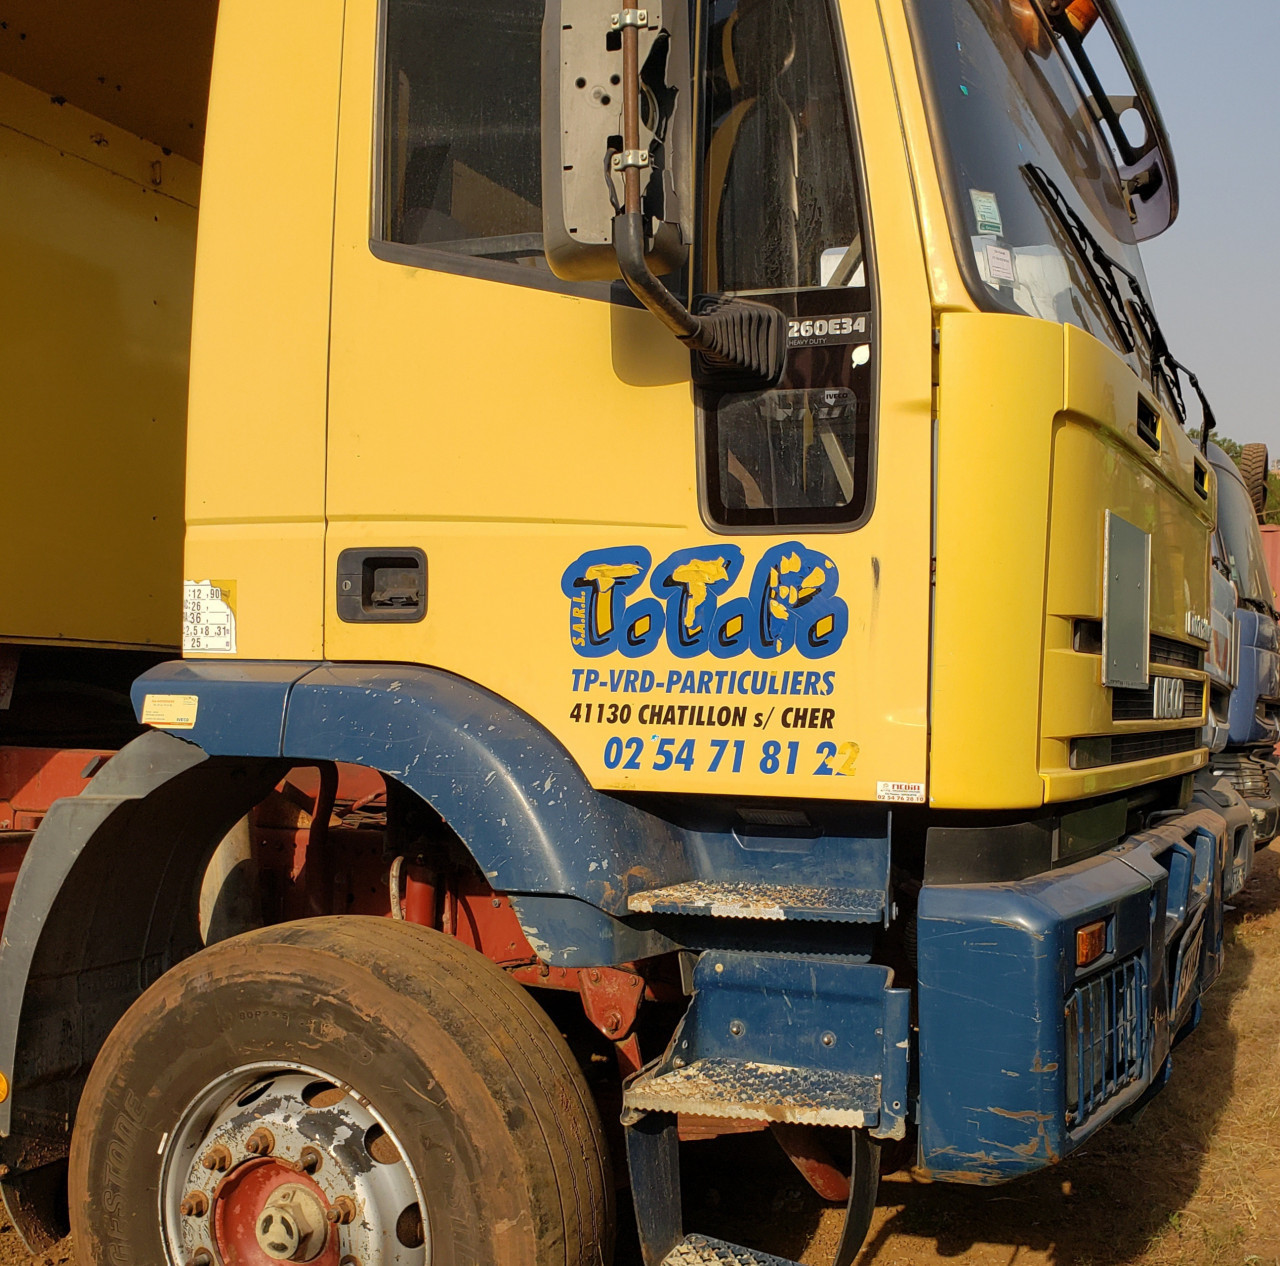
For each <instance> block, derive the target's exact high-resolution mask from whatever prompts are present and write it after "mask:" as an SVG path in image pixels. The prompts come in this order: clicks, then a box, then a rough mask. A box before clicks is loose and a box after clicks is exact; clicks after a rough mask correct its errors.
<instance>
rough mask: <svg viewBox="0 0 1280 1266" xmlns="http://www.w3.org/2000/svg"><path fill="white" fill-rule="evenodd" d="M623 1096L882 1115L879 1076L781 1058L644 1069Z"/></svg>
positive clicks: (837, 1117)
mask: <svg viewBox="0 0 1280 1266" xmlns="http://www.w3.org/2000/svg"><path fill="white" fill-rule="evenodd" d="M623 1102H624V1104H625V1105H626V1107H628V1108H631V1109H634V1110H636V1111H638V1112H677V1113H679V1112H685V1113H689V1114H691V1115H694V1116H705V1117H733V1118H737V1119H741V1120H747V1121H790V1122H792V1123H793V1124H796V1125H840V1126H847V1127H851V1128H857V1127H861V1126H865V1125H867V1124H868V1123H869V1122H870V1123H872V1124H874V1123H875V1121H876V1120H877V1114H878V1112H879V1109H880V1078H879V1077H875V1076H865V1075H860V1074H858V1073H840V1072H828V1071H825V1070H818V1069H811V1068H789V1067H786V1066H784V1065H780V1064H760V1063H755V1062H751V1063H740V1062H737V1061H735V1060H729V1059H699V1060H695V1061H694V1062H693V1063H691V1064H689V1065H688V1066H687V1067H684V1068H676V1069H673V1070H672V1071H670V1072H667V1073H662V1074H660V1075H658V1076H644V1075H641V1076H640V1077H639V1078H637V1079H636V1080H635V1081H633V1082H632V1083H631V1085H630V1086H628V1087H627V1089H626V1090H625V1091H624V1092H623ZM707 1260H709V1261H711V1260H715V1261H718V1260H719V1259H718V1258H708V1259H707Z"/></svg>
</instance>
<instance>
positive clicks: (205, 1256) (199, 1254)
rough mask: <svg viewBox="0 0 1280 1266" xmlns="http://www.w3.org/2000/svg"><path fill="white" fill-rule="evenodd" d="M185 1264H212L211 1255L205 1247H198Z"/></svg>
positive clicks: (188, 1265) (204, 1265)
mask: <svg viewBox="0 0 1280 1266" xmlns="http://www.w3.org/2000/svg"><path fill="white" fill-rule="evenodd" d="M187 1266H213V1257H212V1255H211V1254H210V1252H209V1250H208V1249H207V1248H198V1249H196V1251H195V1252H194V1253H192V1254H191V1260H190V1261H188V1262H187Z"/></svg>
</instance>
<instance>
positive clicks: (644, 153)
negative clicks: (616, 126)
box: [609, 149, 649, 171]
mask: <svg viewBox="0 0 1280 1266" xmlns="http://www.w3.org/2000/svg"><path fill="white" fill-rule="evenodd" d="M609 166H610V168H611V169H612V170H613V171H626V169H627V168H628V167H640V168H645V167H648V166H649V151H648V150H647V149H624V150H622V151H621V152H620V153H617V154H614V156H613V157H612V158H611V159H610V160H609Z"/></svg>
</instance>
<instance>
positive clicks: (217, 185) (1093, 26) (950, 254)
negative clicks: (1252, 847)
mask: <svg viewBox="0 0 1280 1266" xmlns="http://www.w3.org/2000/svg"><path fill="white" fill-rule="evenodd" d="M6 22H7V25H0V72H2V74H0V228H2V229H3V232H2V233H0V249H3V251H4V252H5V254H4V265H3V267H4V275H5V278H6V280H5V285H4V287H3V290H2V292H0V314H2V316H0V320H2V321H3V326H2V334H0V368H2V369H3V377H4V382H5V392H4V396H5V398H4V402H3V404H2V405H0V409H3V417H4V443H5V449H4V457H5V464H6V470H7V471H8V472H9V474H10V478H9V479H8V481H7V485H6V493H5V496H4V498H3V499H0V683H3V690H2V697H0V742H2V743H3V745H4V746H3V748H2V749H0V778H2V779H3V783H2V784H0V865H4V866H7V867H8V870H9V872H10V874H11V875H12V872H13V871H14V870H16V867H17V862H18V859H19V858H20V857H21V858H22V861H21V870H20V871H19V872H18V873H17V877H16V883H15V884H14V886H13V889H12V893H11V895H9V896H7V897H5V895H4V894H5V889H4V888H3V887H0V900H4V901H5V904H6V906H7V910H6V912H5V916H4V924H3V931H2V933H0V1190H2V1191H3V1195H4V1199H5V1202H6V1204H7V1207H8V1210H9V1213H10V1215H11V1218H12V1220H13V1222H14V1223H15V1224H16V1226H17V1228H18V1230H19V1231H20V1233H21V1234H22V1236H23V1237H24V1238H25V1240H26V1242H27V1243H28V1244H29V1245H31V1246H32V1247H40V1246H42V1245H44V1244H47V1243H48V1242H50V1241H51V1240H52V1239H54V1238H56V1237H57V1236H59V1235H61V1234H63V1233H64V1232H65V1231H66V1230H67V1229H68V1227H70V1228H71V1229H72V1230H73V1231H74V1234H75V1237H76V1252H77V1254H78V1260H80V1261H82V1262H83V1263H86V1264H88V1263H95V1264H102V1266H105V1264H107V1263H112V1264H116V1263H144V1262H145V1263H169V1264H171V1266H189V1264H191V1266H196V1264H203V1266H214V1264H215V1263H222V1264H224V1266H235V1264H241V1263H260V1262H262V1261H265V1260H270V1261H291V1262H315V1263H332V1264H333V1266H339V1264H342V1263H345V1264H347V1266H350V1264H351V1263H364V1264H366V1266H369V1264H372V1263H375V1262H376V1263H384V1264H390V1263H401V1264H403V1266H425V1264H426V1263H428V1262H431V1263H463V1262H467V1263H476V1264H477V1266H522V1264H523V1266H535V1264H536V1266H552V1264H554V1266H599V1264H600V1263H605V1262H608V1261H609V1260H610V1257H611V1254H612V1251H613V1243H614V1238H615V1206H616V1203H617V1202H619V1201H625V1202H628V1203H629V1204H630V1205H632V1206H633V1207H634V1212H635V1216H634V1225H635V1226H636V1228H637V1230H638V1238H639V1246H640V1247H639V1251H640V1252H641V1254H642V1256H643V1259H644V1261H645V1262H646V1264H647V1266H658V1264H659V1263H666V1264H667V1266H677V1264H681V1266H685V1264H690V1263H699V1262H720V1261H738V1262H758V1263H765V1262H771V1261H772V1262H775V1263H776V1261H777V1259H775V1258H769V1257H768V1256H767V1253H766V1250H767V1249H768V1248H769V1247H770V1246H769V1245H759V1246H756V1247H755V1248H743V1247H735V1246H732V1245H727V1244H724V1243H721V1242H719V1241H716V1240H712V1239H710V1238H708V1237H707V1236H706V1235H704V1234H701V1233H699V1231H698V1228H697V1227H689V1226H686V1225H685V1223H684V1219H683V1216H682V1212H681V1203H680V1177H679V1159H680V1152H681V1146H682V1145H681V1142H680V1139H681V1134H682V1132H683V1133H685V1134H688V1133H689V1132H690V1129H691V1128H692V1126H693V1124H694V1123H695V1122H696V1124H697V1128H698V1130H699V1131H701V1132H702V1133H703V1134H705V1133H707V1132H708V1131H714V1130H715V1129H722V1130H731V1129H733V1130H740V1129H745V1128H752V1127H755V1128H761V1129H769V1130H771V1131H773V1133H774V1134H775V1135H776V1137H777V1140H778V1143H779V1144H780V1146H781V1147H782V1148H783V1149H785V1150H786V1151H787V1152H788V1153H789V1154H790V1155H791V1156H792V1157H793V1159H795V1160H796V1162H797V1164H798V1165H799V1167H800V1168H801V1170H802V1171H803V1172H804V1173H805V1174H806V1175H807V1176H809V1177H810V1179H811V1181H812V1182H813V1183H814V1185H815V1187H816V1188H817V1189H818V1191H819V1192H820V1193H821V1194H822V1195H823V1196H824V1197H825V1198H827V1199H830V1200H832V1201H835V1202H837V1203H838V1204H841V1205H843V1206H844V1208H845V1210H846V1216H845V1222H844V1232H843V1235H842V1237H841V1240H840V1245H839V1249H838V1252H837V1260H838V1262H839V1263H840V1264H841V1266H848V1263H849V1262H851V1261H852V1259H853V1257H854V1255H855V1253H856V1252H857V1250H858V1247H859V1246H860V1244H861V1243H862V1241H863V1238H864V1235H865V1233H866V1230H867V1227H868V1224H869V1221H870V1218H871V1215H872V1210H873V1206H874V1203H875V1198H876V1189H877V1183H878V1179H879V1175H880V1172H881V1169H882V1167H885V1166H888V1165H890V1164H891V1163H901V1161H902V1160H903V1158H905V1159H906V1160H907V1161H908V1162H909V1163H913V1164H914V1165H915V1166H916V1167H917V1170H918V1172H920V1173H921V1174H924V1175H928V1176H929V1177H931V1178H933V1179H935V1180H938V1181H946V1182H959V1183H970V1184H980V1185H981V1184H994V1183H1003V1182H1006V1181H1009V1180H1013V1179H1017V1178H1019V1177H1021V1176H1023V1175H1025V1174H1028V1173H1031V1172H1033V1171H1036V1170H1039V1169H1041V1168H1043V1167H1045V1166H1049V1165H1052V1164H1054V1163H1055V1162H1057V1161H1059V1160H1061V1159H1062V1158H1063V1157H1065V1156H1067V1155H1068V1154H1070V1153H1071V1152H1073V1151H1075V1150H1076V1149H1077V1148H1079V1147H1080V1146H1081V1145H1082V1144H1083V1143H1085V1142H1086V1141H1087V1140H1088V1139H1089V1138H1091V1137H1092V1136H1093V1135H1094V1134H1095V1133H1096V1131H1098V1130H1099V1129H1101V1128H1102V1127H1103V1126H1104V1125H1106V1124H1107V1123H1108V1122H1110V1121H1113V1120H1115V1119H1117V1118H1128V1117H1132V1116H1133V1115H1134V1114H1136V1113H1137V1112H1138V1110H1139V1109H1140V1108H1141V1107H1142V1106H1143V1105H1144V1104H1145V1102H1146V1101H1147V1100H1148V1099H1149V1098H1150V1097H1151V1096H1152V1095H1153V1094H1154V1093H1155V1092H1156V1091H1157V1090H1158V1089H1159V1088H1160V1087H1161V1086H1162V1085H1163V1084H1164V1082H1165V1080H1166V1079H1167V1076H1168V1075H1169V1071H1170V1067H1171V1064H1170V1051H1171V1049H1172V1048H1173V1046H1174V1045H1175V1043H1177V1042H1178V1041H1179V1040H1181V1039H1183V1038H1184V1037H1186V1036H1187V1035H1188V1034H1189V1033H1190V1032H1191V1031H1192V1030H1193V1029H1194V1027H1195V1025H1196V1022H1197V1020H1198V1018H1199V1013H1200V1012H1199V1000H1200V997H1201V995H1202V993H1203V991H1204V990H1205V989H1206V988H1207V987H1208V986H1209V985H1210V984H1211V983H1212V981H1213V979H1214V978H1215V976H1216V975H1217V973H1218V972H1219V970H1220V968H1221V964H1222V953H1223V944H1224V940H1223V894H1224V891H1225V889H1226V887H1227V884H1228V882H1229V880H1230V872H1231V868H1232V866H1233V864H1234V863H1233V860H1232V859H1233V858H1234V856H1235V852H1234V850H1235V848H1236V844H1237V837H1236V834H1235V833H1236V831H1238V830H1240V829H1244V830H1247V829H1248V824H1247V822H1244V823H1240V822H1238V821H1237V819H1236V818H1235V817H1233V816H1232V814H1231V812H1230V805H1231V803H1232V801H1231V797H1230V796H1229V795H1227V796H1226V797H1225V800H1214V799H1213V798H1212V797H1211V796H1209V797H1207V798H1206V795H1205V794H1197V789H1196V785H1195V784H1196V777H1197V775H1198V774H1199V773H1200V772H1201V771H1202V770H1204V769H1206V767H1207V765H1208V762H1209V751H1208V748H1207V746H1206V744H1205V740H1204V730H1205V727H1206V725H1207V723H1208V712H1207V707H1208V703H1209V695H1210V684H1209V677H1208V674H1207V673H1206V667H1205V655H1206V652H1207V650H1208V649H1209V647H1210V640H1211V633H1212V623H1211V590H1210V537H1211V535H1212V533H1213V531H1214V527H1215V523H1216V522H1217V513H1218V496H1219V493H1218V488H1219V480H1218V478H1216V477H1215V474H1214V470H1213V466H1212V464H1211V462H1210V460H1209V458H1208V457H1206V455H1205V454H1204V452H1202V451H1201V449H1200V448H1199V447H1198V446H1197V444H1196V443H1195V442H1194V441H1193V439H1192V438H1191V437H1190V436H1189V435H1188V433H1187V430H1186V426H1187V424H1188V422H1191V423H1198V422H1199V420H1200V414H1201V408H1202V406H1201V404H1200V403H1199V402H1197V401H1196V400H1195V399H1193V397H1192V391H1193V389H1195V390H1198V389H1197V388H1196V384H1195V380H1194V379H1193V378H1188V377H1186V376H1185V375H1184V374H1183V371H1182V369H1181V366H1180V365H1179V363H1178V361H1177V360H1176V359H1175V355H1174V353H1175V351H1176V349H1171V348H1170V347H1169V345H1168V343H1167V342H1166V340H1165V337H1164V334H1163V333H1162V330H1161V327H1160V324H1159V322H1158V320H1157V317H1156V313H1155V309H1154V306H1153V303H1152V300H1151V296H1150V293H1149V289H1148V285H1147V282H1146V279H1145V274H1144V272H1143V267H1142V261H1141V257H1140V253H1139V244H1140V243H1141V242H1143V241H1145V240H1147V239H1149V238H1151V237H1153V236H1155V235H1157V234H1159V233H1162V232H1164V231H1165V230H1166V229H1168V228H1169V227H1170V226H1171V225H1172V224H1173V222H1174V219H1175V216H1176V214H1177V210H1178V196H1179V194H1178V178H1177V173H1176V169H1175V164H1174V159H1173V152H1172V148H1171V145H1170V142H1169V139H1168V137H1167V136H1166V132H1165V129H1164V126H1163V124H1162V123H1161V117H1160V113H1159V110H1158V109H1157V106H1156V102H1155V98H1154V96H1153V94H1152V91H1151V88H1150V86H1149V84H1148V81H1147V78H1146V76H1145V74H1144V73H1143V70H1142V66H1141V62H1140V60H1139V56H1138V54H1137V52H1136V51H1135V48H1134V45H1133V42H1132V40H1131V38H1130V36H1129V34H1128V32H1127V30H1126V28H1125V25H1124V23H1123V21H1122V20H1121V17H1120V13H1119V10H1118V7H1117V5H1116V4H1115V3H1114V0H689V2H688V3H679V2H672V3H668V4H666V5H661V6H657V5H650V6H648V7H642V8H634V7H632V8H628V7H625V6H624V5H619V6H612V5H607V4H599V3H595V2H594V0H500V2H499V0H468V2H467V3H458V0H309V2H308V3H305V4H303V3H301V2H300V0H257V2H255V3H248V2H247V0H222V3H221V4H220V5H215V4H214V3H213V0H193V2H192V3H190V4H186V5H183V6H173V5H170V4H164V3H161V2H160V0H139V2H138V3H136V4H134V5H131V6H128V7H127V12H126V11H123V10H122V11H121V12H119V13H113V14H112V15H111V16H110V18H109V19H108V18H105V17H104V16H103V14H102V13H101V11H100V9H99V8H98V7H97V6H92V5H89V4H87V3H81V2H79V0H65V2H64V3H61V4H59V5H56V6H53V5H47V4H42V3H36V2H35V0H11V3H10V4H9V5H8V7H7V9H6ZM1207 420H1208V419H1206V421H1207ZM4 705H7V706H4ZM726 1190H728V1189H726ZM630 1224H631V1223H630V1222H628V1225H630Z"/></svg>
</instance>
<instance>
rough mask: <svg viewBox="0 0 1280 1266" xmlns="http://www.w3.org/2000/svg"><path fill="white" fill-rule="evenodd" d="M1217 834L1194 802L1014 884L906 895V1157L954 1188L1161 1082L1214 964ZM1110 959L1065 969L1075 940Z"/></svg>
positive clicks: (1223, 854) (1069, 1137) (994, 1177)
mask: <svg viewBox="0 0 1280 1266" xmlns="http://www.w3.org/2000/svg"><path fill="white" fill-rule="evenodd" d="M1228 848H1229V845H1228V833H1227V828H1226V824H1225V823H1224V822H1223V820H1222V818H1221V817H1220V816H1218V815H1217V814H1216V813H1214V812H1212V811H1210V810H1208V809H1199V810H1196V811H1194V812H1191V813H1188V814H1185V815H1183V816H1181V817H1178V818H1176V819H1174V820H1172V821H1171V822H1168V823H1165V824H1163V825H1161V826H1160V827H1158V828H1155V829H1153V830H1151V831H1146V832H1143V833H1142V834H1140V835H1136V836H1133V837H1131V838H1130V839H1128V840H1127V841H1125V843H1124V844H1122V845H1120V846H1118V847H1116V848H1114V849H1112V850H1110V851H1109V852H1107V853H1104V854H1102V855H1100V856H1098V857H1094V858H1090V859H1089V860H1087V861H1084V862H1080V863H1077V864H1076V865H1073V866H1069V867H1065V868H1063V869H1061V870H1056V871H1051V872H1048V873H1046V874H1043V875H1038V876H1035V877H1033V878H1031V879H1026V880H1023V881H1021V882H1018V883H1001V884H985V885H976V884H975V885H963V886H961V885H957V886H947V887H929V886H926V887H925V888H924V889H923V890H922V891H921V894H920V903H919V927H918V938H919V939H918V945H919V1020H920V1101H919V1110H918V1119H919V1122H920V1162H921V1164H922V1166H923V1168H924V1169H925V1170H926V1171H928V1172H929V1173H930V1174H932V1175H933V1176H934V1177H936V1178H939V1179H943V1180H946V1181H950V1182H968V1183H978V1184H991V1183H999V1182H1005V1181H1007V1180H1009V1179H1011V1178H1016V1177H1019V1176H1020V1175H1023V1174H1026V1173H1029V1172H1030V1171H1032V1170H1035V1169H1039V1168H1041V1167H1043V1166H1045V1165H1049V1164H1053V1163H1054V1162H1056V1161H1058V1160H1060V1159H1061V1158H1062V1157H1063V1156H1065V1155H1067V1153H1069V1152H1070V1151H1072V1150H1073V1149H1074V1148H1076V1147H1078V1146H1079V1145H1080V1144H1081V1143H1082V1142H1083V1141H1084V1140H1085V1139H1087V1138H1088V1137H1089V1136H1090V1135H1091V1134H1092V1133H1093V1132H1094V1131H1095V1130H1096V1129H1097V1128H1098V1127H1099V1126H1101V1125H1102V1124H1103V1123H1105V1122H1106V1121H1108V1120H1110V1119H1111V1118H1112V1117H1114V1116H1115V1115H1116V1114H1117V1113H1119V1112H1122V1111H1123V1110H1124V1109H1126V1108H1127V1107H1130V1106H1132V1105H1133V1104H1135V1103H1136V1102H1137V1101H1138V1100H1139V1099H1140V1098H1142V1096H1143V1095H1144V1094H1146V1093H1147V1092H1148V1090H1149V1089H1151V1088H1152V1087H1153V1085H1159V1084H1161V1083H1162V1081H1163V1078H1164V1077H1165V1075H1166V1073H1167V1062H1168V1056H1169V1051H1170V1048H1171V1047H1172V1045H1173V1043H1174V1041H1175V1040H1176V1039H1177V1037H1178V1036H1179V1035H1180V1031H1182V1030H1184V1029H1186V1030H1189V1028H1190V1027H1191V1025H1192V1024H1193V1023H1194V1019H1195V1017H1196V1016H1197V1015H1198V1008H1197V1007H1196V1003H1197V1001H1198V999H1199V997H1200V994H1201V993H1202V992H1203V991H1204V990H1205V989H1206V988H1207V987H1208V986H1209V985H1210V984H1211V983H1212V982H1213V980H1214V979H1215V978H1216V976H1217V975H1218V972H1219V971H1220V970H1221V966H1222V941H1223V902H1222V892H1223V886H1224V876H1225V873H1226V871H1227V868H1228V866H1229V853H1228ZM1099 920H1102V921H1105V923H1106V950H1105V953H1104V954H1103V956H1102V957H1101V958H1100V959H1098V960H1097V961H1095V962H1094V963H1091V964H1090V965H1089V966H1087V967H1085V968H1082V969H1078V968H1077V967H1076V930H1077V929H1078V928H1080V927H1082V926H1084V925H1086V924H1091V923H1094V922H1097V921H1099Z"/></svg>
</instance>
